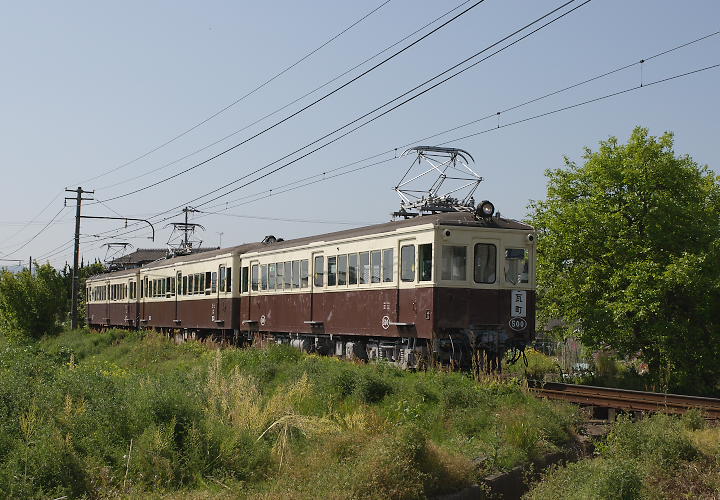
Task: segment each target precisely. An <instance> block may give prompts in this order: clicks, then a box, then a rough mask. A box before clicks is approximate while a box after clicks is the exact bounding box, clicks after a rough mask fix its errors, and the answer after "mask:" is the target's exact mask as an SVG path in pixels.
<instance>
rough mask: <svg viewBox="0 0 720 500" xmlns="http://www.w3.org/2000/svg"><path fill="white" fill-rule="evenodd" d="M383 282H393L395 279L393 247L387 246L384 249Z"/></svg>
mask: <svg viewBox="0 0 720 500" xmlns="http://www.w3.org/2000/svg"><path fill="white" fill-rule="evenodd" d="M382 258H383V283H392V282H393V280H394V279H395V276H394V273H393V271H394V269H393V267H394V264H395V262H394V261H393V249H392V248H386V249H385V250H383V256H382Z"/></svg>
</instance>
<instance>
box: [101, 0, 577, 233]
mask: <svg viewBox="0 0 720 500" xmlns="http://www.w3.org/2000/svg"><path fill="white" fill-rule="evenodd" d="M481 1H483V0H481ZM574 1H575V0H570V1H568V2H565V3H564V4H562V5H560V6H559V7H557V8H555V9H553V10H551V11H550V12H548V13H546V14H544V15H543V16H541V17H539V18H537V19H536V20H534V21H532V22H530V23H528V24H526V25H525V26H523V27H522V28H520V29H518V30H516V31H514V32H513V33H511V34H510V35H507V36H505V37H503V38H501V39H500V40H498V41H497V42H495V43H493V44H491V45H489V46H488V47H486V48H484V49H482V50H481V51H479V52H477V53H475V54H474V55H472V56H470V57H468V58H466V59H464V60H463V61H461V62H460V63H457V64H455V65H453V66H451V67H450V68H449V69H447V70H445V71H443V72H441V73H439V74H438V75H436V76H435V77H433V78H431V79H429V80H427V81H426V82H424V83H423V84H421V85H419V86H417V87H415V89H417V88H419V87H421V86H422V85H424V84H425V83H427V82H430V81H432V80H434V79H437V78H438V77H439V76H441V75H442V74H444V73H446V72H448V71H451V70H452V69H455V68H457V67H458V66H460V65H462V64H463V63H465V62H467V61H469V60H471V59H473V58H474V57H477V55H479V54H482V53H484V52H486V51H487V50H489V49H491V48H492V47H495V46H497V45H498V44H500V43H502V42H503V41H505V40H507V39H509V38H511V37H512V36H514V35H516V34H518V33H520V32H522V31H523V30H525V29H527V28H528V27H530V26H532V25H533V24H536V23H538V22H540V21H542V20H543V19H544V18H546V17H548V16H551V15H552V14H553V13H555V12H557V11H558V10H561V9H562V8H564V7H566V6H567V5H569V4H571V3H573V2H574ZM590 1H591V0H586V1H585V2H583V3H581V4H580V5H578V6H576V7H574V8H572V9H570V10H568V11H566V12H564V13H563V14H561V15H559V16H557V17H555V18H554V19H552V20H550V21H548V22H547V23H545V24H543V25H541V26H540V27H538V28H536V29H535V30H533V31H531V32H529V33H528V34H526V35H524V36H522V37H521V38H519V39H517V40H515V41H513V42H511V43H510V44H508V45H506V46H505V47H502V48H501V49H499V50H497V51H496V52H494V53H492V54H490V55H488V56H487V57H485V58H483V59H481V60H480V61H477V62H476V63H473V64H472V65H471V66H469V67H467V68H464V69H462V70H460V71H458V72H456V73H455V74H453V75H451V76H449V77H447V78H445V79H444V80H442V81H440V82H438V83H436V84H435V85H433V86H431V87H429V88H428V89H425V90H423V91H422V92H420V93H419V94H416V95H415V96H412V97H410V98H408V99H406V100H405V101H403V102H401V103H399V104H397V105H395V106H394V107H392V108H390V109H389V110H386V111H385V112H383V113H382V114H380V115H378V116H375V117H373V118H371V119H370V120H368V121H367V122H365V123H362V124H360V125H359V126H357V127H355V128H353V129H351V130H350V131H348V132H346V133H344V134H342V135H341V136H338V137H336V138H334V139H332V140H330V141H328V142H327V143H325V144H323V145H321V146H319V147H318V148H315V149H313V150H311V151H309V152H308V153H306V154H304V155H302V156H300V157H298V158H296V159H294V160H292V161H290V162H288V163H286V164H284V165H282V166H280V167H278V168H276V169H274V170H272V171H270V172H268V173H265V174H263V175H261V176H259V177H258V178H256V179H253V180H251V181H249V182H247V183H245V184H243V185H241V186H239V187H236V188H234V189H232V190H230V191H228V192H226V193H223V194H221V195H219V196H216V197H215V198H212V199H210V200H208V201H206V202H203V203H202V204H201V205H200V206H202V205H205V204H207V203H210V202H212V201H214V200H217V199H219V198H221V197H223V196H227V195H228V194H230V193H232V192H235V191H237V190H239V189H242V188H243V187H246V186H247V185H249V184H252V183H254V182H257V181H259V180H260V179H262V178H264V177H267V176H268V175H271V174H272V173H275V172H277V171H278V170H281V169H283V168H286V167H287V166H289V165H291V164H293V163H295V162H297V161H299V160H301V159H303V158H305V157H307V156H309V155H311V154H313V153H315V152H316V151H318V150H320V149H323V148H325V147H327V146H328V145H330V144H332V143H334V142H336V141H338V140H340V139H342V138H343V137H346V136H347V135H349V134H350V133H352V132H354V131H356V130H358V129H359V128H361V127H364V126H366V125H368V124H369V123H371V122H373V121H374V120H376V119H378V118H380V117H382V116H384V115H386V114H388V113H389V112H391V111H393V110H395V109H397V108H398V107H400V106H403V105H404V104H407V103H408V102H410V101H412V100H414V99H416V98H417V97H419V96H421V95H423V94H425V93H426V92H428V91H430V90H432V89H433V88H436V87H438V86H439V85H441V84H443V83H445V82H447V81H448V80H450V79H452V78H454V77H456V76H458V75H460V74H462V73H463V72H465V71H467V70H468V69H470V68H471V67H473V66H475V65H477V64H479V63H480V62H482V61H484V60H487V59H488V58H490V57H492V56H494V55H495V54H498V53H500V52H502V51H503V50H505V49H507V48H509V47H511V46H512V45H514V44H516V43H518V42H519V41H521V40H523V39H525V38H527V37H528V36H530V35H532V34H534V33H536V32H537V31H539V30H541V29H543V28H545V27H547V26H549V25H550V24H552V23H554V22H556V21H558V20H559V19H561V18H563V17H565V16H566V15H568V14H570V13H572V12H574V11H575V10H577V9H578V8H580V7H582V6H584V5H586V4H587V3H589V2H590ZM479 3H480V2H477V3H476V4H474V5H472V6H471V7H469V8H468V9H466V10H465V11H463V12H461V13H460V14H458V15H456V16H455V17H453V18H452V19H450V20H448V21H447V22H446V23H444V24H443V25H441V26H440V27H438V28H436V29H435V30H434V31H437V30H438V29H440V28H441V27H442V26H444V25H446V24H448V23H450V22H452V21H453V20H454V19H456V18H457V17H459V16H460V15H463V14H464V13H466V12H468V11H469V10H470V9H472V8H473V7H475V6H476V5H478V4H479ZM431 33H432V32H430V33H428V34H426V35H424V37H427V36H429V35H430V34H431ZM421 39H422V38H421ZM421 39H419V40H416V41H415V42H413V44H414V43H417V42H419V41H420V40H421ZM411 45H412V44H411ZM411 45H408V46H407V47H405V48H404V49H402V50H406V49H407V48H409V47H410V46H411ZM398 53H399V52H396V53H395V55H397V54H398ZM391 57H394V56H391ZM387 60H388V59H386V61H387ZM379 64H382V63H379ZM376 67H377V65H376ZM368 71H370V70H368ZM415 89H411V90H410V91H408V92H405V93H404V94H401V96H400V97H396V98H395V99H392V100H391V101H389V103H392V102H394V101H396V100H398V99H399V98H401V97H402V96H404V95H407V94H408V93H410V92H412V90H415ZM336 90H337V89H336ZM328 95H329V94H328ZM386 105H387V103H386V104H384V105H383V106H380V107H378V108H376V109H375V110H373V111H376V110H378V109H381V108H382V107H384V106H386ZM370 113H372V112H370ZM370 113H366V114H365V115H363V116H361V117H359V118H356V119H355V120H353V121H351V122H349V123H348V124H346V125H344V126H342V127H339V128H338V129H336V130H334V131H333V132H331V133H329V134H326V135H325V136H323V137H321V138H320V139H317V140H315V141H313V142H311V143H310V144H308V145H306V146H303V147H302V148H300V149H298V150H296V151H294V152H293V153H290V154H288V155H285V156H284V157H283V158H281V159H279V160H276V161H274V162H272V163H270V164H268V165H265V166H263V167H261V168H259V169H256V170H255V171H253V172H251V173H249V174H246V175H244V176H241V177H240V178H238V179H236V180H234V181H232V182H230V183H228V184H225V185H224V186H221V187H220V188H217V189H214V190H213V191H210V192H209V193H206V194H204V195H201V196H199V197H197V198H194V199H193V200H190V201H188V202H187V203H183V204H182V205H178V206H176V207H173V208H171V209H169V210H165V211H163V212H159V213H158V214H156V215H155V216H153V217H152V218H156V217H160V216H161V215H164V214H167V213H170V212H172V211H173V210H176V209H179V208H180V207H182V206H185V205H188V204H192V203H193V202H195V201H198V200H200V199H202V198H204V197H206V196H208V194H212V193H214V192H216V191H217V190H218V189H224V188H226V187H229V186H230V185H232V184H235V183H237V182H239V181H240V180H243V179H245V178H247V177H249V176H251V175H254V174H256V173H258V172H260V171H262V170H264V169H266V168H268V167H269V166H271V165H273V164H276V163H278V162H280V161H282V160H283V159H285V158H288V157H289V156H291V155H292V154H295V153H297V152H299V151H301V150H303V149H306V148H307V147H309V146H310V145H312V144H315V143H317V142H319V141H321V140H322V139H324V138H326V137H328V136H330V135H332V134H334V133H335V132H337V131H338V130H342V129H343V128H346V127H347V126H348V125H349V124H352V123H355V122H357V121H359V120H360V119H362V118H363V117H365V116H367V115H368V114H370ZM231 149H232V148H231ZM227 151H229V150H226V152H227ZM220 154H224V153H220ZM220 154H218V155H216V156H215V157H217V156H219V155H220ZM213 158H214V157H213ZM213 158H210V159H209V160H205V162H203V163H207V162H208V161H210V160H212V159H213ZM199 165H200V164H198V166H199ZM148 187H152V185H151V186H148ZM146 188H147V187H146ZM146 188H143V189H146ZM123 196H125V195H121V196H118V197H115V198H110V199H108V200H105V201H109V200H113V199H117V198H120V197H123ZM170 218H172V216H171V217H166V218H164V219H161V220H160V222H164V221H167V220H169V219H170ZM108 232H110V231H108Z"/></svg>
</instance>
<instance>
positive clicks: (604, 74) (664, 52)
mask: <svg viewBox="0 0 720 500" xmlns="http://www.w3.org/2000/svg"><path fill="white" fill-rule="evenodd" d="M718 34H720V31H715V32H713V33H710V34H707V35H704V36H701V37H699V38H695V39H694V40H691V41H689V42H685V43H682V44H680V45H676V46H674V47H672V48H670V49H667V50H663V51H662V52H659V53H656V54H654V55H652V56H650V57H646V58H644V59H640V60H637V61H635V62H633V63H630V64H625V65H623V66H620V67H617V68H614V69H612V70H609V71H606V72H603V73H601V74H599V75H595V76H593V77H590V78H587V79H585V80H582V81H580V82H576V83H573V84H571V85H568V86H565V87H563V88H560V89H558V90H554V91H552V92H548V93H545V94H543V95H541V96H539V97H535V98H532V99H528V100H525V101H523V102H521V103H519V104H516V105H513V106H510V107H507V108H504V109H502V110H500V111H497V112H494V113H490V114H488V115H485V116H483V117H481V118H478V119H475V120H472V121H469V122H466V123H463V124H461V125H457V126H455V127H452V128H449V129H446V130H443V131H442V132H438V133H435V134H432V135H429V136H425V137H422V138H420V139H416V140H414V141H410V142H408V143H406V144H404V145H402V146H398V147H396V148H393V149H389V150H385V151H383V152H380V153H376V154H374V155H371V156H368V157H365V158H363V159H361V160H357V161H355V162H352V163H349V164H346V165H343V166H341V167H337V168H335V169H332V170H331V171H330V172H332V171H335V170H341V169H343V168H346V167H348V166H352V165H355V164H357V163H361V162H363V161H367V160H370V159H373V158H377V157H379V156H382V155H385V154H388V153H392V152H393V151H396V150H398V149H402V148H406V147H408V146H411V145H413V144H418V143H420V142H423V141H426V140H428V139H433V138H435V137H438V136H441V135H444V134H446V133H449V132H453V131H455V130H458V129H460V128H464V127H467V126H469V125H473V124H475V123H479V122H482V121H484V120H487V119H490V118H496V117H499V116H500V115H502V114H504V113H507V112H509V111H514V110H517V109H519V108H522V107H524V106H527V105H529V104H533V103H536V102H538V101H541V100H543V99H547V98H548V97H552V96H555V95H558V94H560V93H563V92H567V91H568V90H572V89H574V88H577V87H580V86H582V85H586V84H588V83H591V82H594V81H596V80H599V79H601V78H604V77H607V76H610V75H613V74H615V73H618V72H620V71H623V70H626V69H629V68H632V67H634V66H637V65H640V64H643V63H645V62H647V61H650V60H652V59H655V58H657V57H660V56H663V55H666V54H669V53H671V52H674V51H676V50H678V49H681V48H684V47H688V46H690V45H692V44H695V43H697V42H700V41H703V40H706V39H708V38H711V37H713V36H717V35H718ZM373 165H376V164H373ZM353 171H355V170H353ZM321 175H325V172H323V173H322V174H315V175H313V176H310V177H307V178H304V179H300V180H298V181H295V182H293V183H290V184H286V185H283V186H280V187H279V188H282V187H286V186H289V185H292V184H294V183H297V182H302V181H305V180H308V179H312V178H314V177H318V176H321ZM279 188H274V189H279ZM272 191H273V189H271V190H270V192H271V193H272ZM282 192H286V191H282ZM266 193H268V190H264V191H262V192H261V193H257V194H254V195H249V196H257V195H260V194H263V195H265V194H266ZM275 194H277V193H275ZM245 198H247V196H246V197H245ZM234 201H237V200H233V201H230V202H227V203H233V202H234ZM244 204H246V203H242V204H241V205H244ZM217 206H221V204H219V205H214V206H212V207H213V208H214V207H217ZM236 206H238V205H236Z"/></svg>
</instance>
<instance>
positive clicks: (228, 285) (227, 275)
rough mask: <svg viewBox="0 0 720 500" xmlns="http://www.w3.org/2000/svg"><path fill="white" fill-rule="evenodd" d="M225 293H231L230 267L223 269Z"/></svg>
mask: <svg viewBox="0 0 720 500" xmlns="http://www.w3.org/2000/svg"><path fill="white" fill-rule="evenodd" d="M224 291H225V292H232V267H226V268H225V290H224Z"/></svg>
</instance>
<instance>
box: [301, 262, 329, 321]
mask: <svg viewBox="0 0 720 500" xmlns="http://www.w3.org/2000/svg"><path fill="white" fill-rule="evenodd" d="M310 264H311V265H312V273H311V276H312V279H311V280H310V317H309V319H308V320H306V321H305V323H306V324H309V325H322V324H323V321H324V320H325V294H324V293H322V292H323V288H324V287H325V256H324V255H323V252H313V253H312V260H311V262H310Z"/></svg>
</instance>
